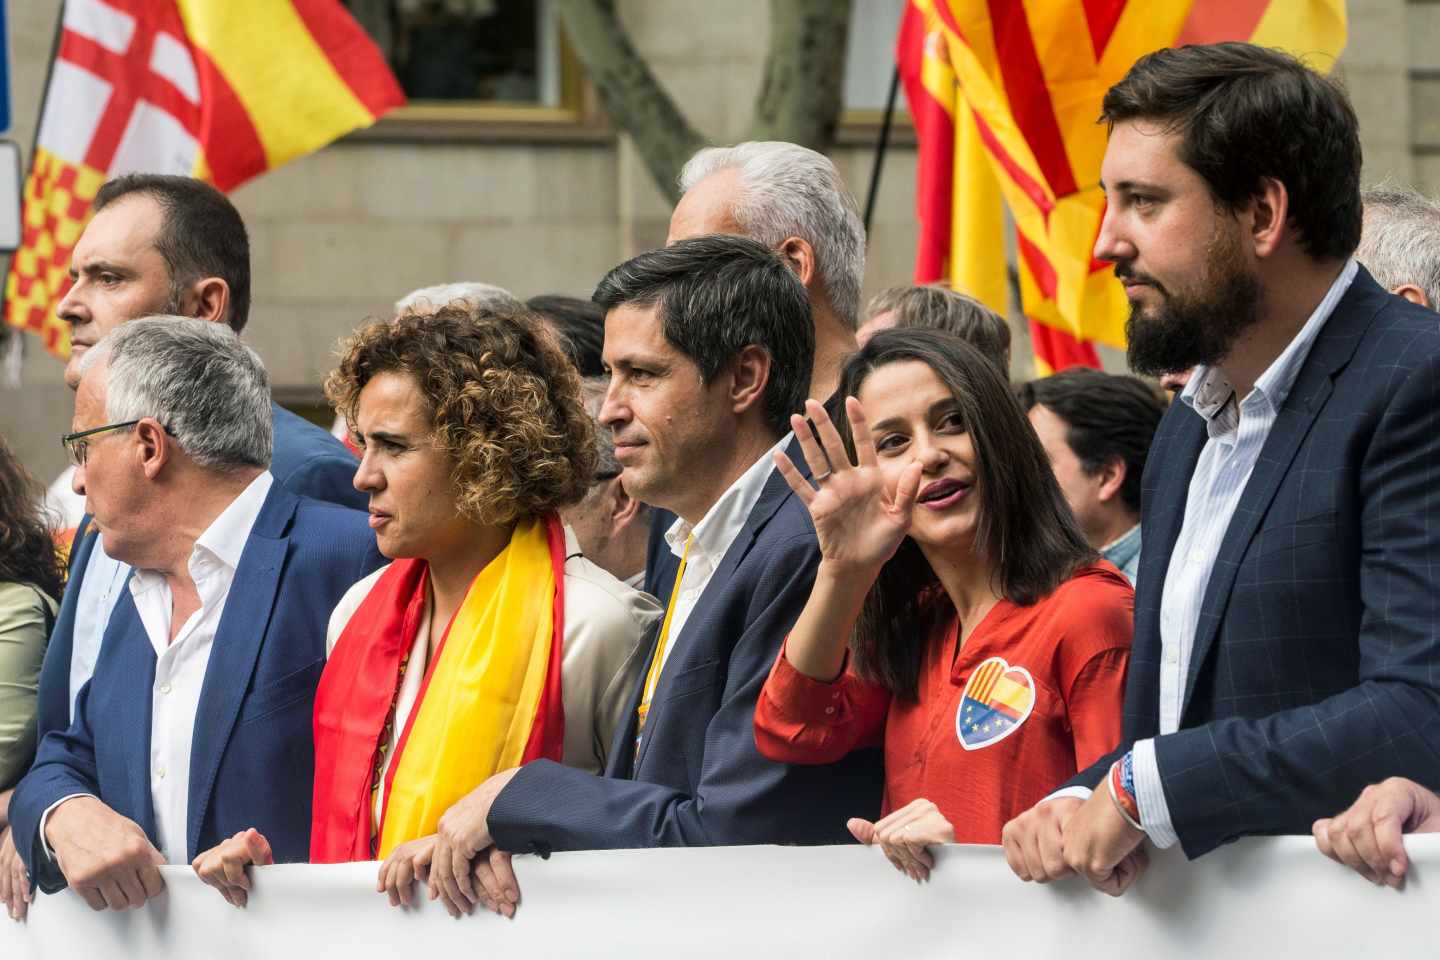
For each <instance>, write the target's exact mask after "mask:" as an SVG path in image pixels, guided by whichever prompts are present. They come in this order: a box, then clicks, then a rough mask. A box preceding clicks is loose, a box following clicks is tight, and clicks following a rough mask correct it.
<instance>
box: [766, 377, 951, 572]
mask: <svg viewBox="0 0 1440 960" xmlns="http://www.w3.org/2000/svg"><path fill="white" fill-rule="evenodd" d="M805 412H806V414H807V415H808V416H809V417H810V419H811V420H812V421H814V424H815V430H814V431H813V432H812V430H811V428H810V425H809V424H808V423H806V422H805V418H804V417H801V416H799V415H798V414H797V415H794V416H792V417H791V418H790V425H791V427H792V428H794V430H795V436H796V437H797V438H798V439H799V441H800V449H801V451H802V452H803V453H804V454H805V461H806V462H807V463H808V464H810V469H811V479H813V480H814V481H815V486H813V487H812V486H811V485H810V481H808V480H806V479H805V478H804V477H803V476H801V474H800V471H799V469H798V468H797V467H796V466H795V464H794V463H792V462H791V460H790V458H789V457H788V456H786V455H785V454H784V453H783V452H778V453H776V454H775V466H776V468H777V469H778V470H779V471H780V474H781V476H783V477H784V478H785V482H786V483H788V484H790V489H791V490H793V491H795V495H796V496H797V497H799V498H800V501H801V502H802V503H804V504H805V506H806V507H807V508H808V509H809V510H810V519H811V520H812V522H814V524H815V533H816V536H817V537H818V539H819V541H820V557H821V560H822V561H823V562H824V563H826V564H828V565H830V566H831V567H832V568H839V569H845V570H853V571H857V572H866V573H874V572H875V571H878V570H879V569H880V567H882V566H884V564H885V562H886V561H887V560H889V559H890V558H891V557H892V556H894V555H895V551H896V550H897V549H898V548H899V547H900V543H901V541H903V540H904V539H905V535H906V534H907V533H908V532H909V530H910V522H911V518H912V517H913V516H914V513H915V495H916V493H917V491H918V490H919V488H920V474H921V471H922V469H923V467H922V465H921V464H920V462H919V461H916V462H914V463H911V464H909V465H908V466H906V467H905V468H904V470H903V472H902V473H901V474H900V481H899V483H898V484H897V485H896V488H895V490H893V491H890V490H887V489H886V483H885V476H884V474H883V473H882V471H881V470H880V467H879V466H878V465H877V463H876V460H875V444H874V440H873V439H872V438H871V435H870V425H869V423H868V422H867V421H866V420H865V411H864V410H863V409H861V407H860V401H858V400H856V399H855V398H854V397H847V398H846V400H845V413H846V415H847V416H848V417H849V418H850V431H851V434H852V435H853V436H854V438H855V453H856V458H857V459H858V460H859V463H857V464H852V463H851V462H850V457H849V455H848V454H846V452H845V445H844V443H843V441H841V439H840V432H839V431H838V430H836V429H835V425H834V424H832V423H831V422H830V417H829V416H828V415H827V414H826V413H825V408H824V407H823V406H821V405H820V404H819V403H817V402H816V401H814V400H807V401H806V402H805ZM816 433H818V434H819V440H818V442H817V440H816V435H815V434H816ZM827 458H828V461H829V464H830V466H829V468H828V469H827V468H826V461H827Z"/></svg>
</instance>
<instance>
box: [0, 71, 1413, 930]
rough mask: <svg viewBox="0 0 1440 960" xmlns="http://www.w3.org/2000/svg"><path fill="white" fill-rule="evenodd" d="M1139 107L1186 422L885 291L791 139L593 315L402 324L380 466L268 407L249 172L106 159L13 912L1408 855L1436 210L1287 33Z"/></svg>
mask: <svg viewBox="0 0 1440 960" xmlns="http://www.w3.org/2000/svg"><path fill="white" fill-rule="evenodd" d="M1103 122H1104V123H1105V124H1107V126H1108V129H1109V147H1108V149H1107V152H1106V155H1105V160H1104V165H1103V168H1102V176H1103V185H1104V189H1105V193H1106V200H1107V208H1106V212H1105V215H1104V220H1103V223H1102V224H1101V227H1100V232H1099V236H1098V238H1097V240H1096V245H1095V255H1096V257H1097V258H1099V259H1101V260H1105V261H1109V262H1111V263H1113V264H1114V267H1115V275H1116V278H1117V282H1119V283H1121V284H1123V285H1124V288H1125V292H1126V295H1127V297H1128V299H1129V302H1130V307H1131V315H1130V318H1129V321H1128V324H1127V336H1128V341H1129V362H1130V365H1131V367H1132V368H1133V369H1134V370H1135V371H1136V372H1137V373H1138V374H1140V375H1142V376H1145V377H1152V378H1156V379H1159V380H1161V381H1162V382H1164V383H1168V384H1170V385H1171V386H1172V387H1173V388H1174V392H1175V397H1174V398H1173V399H1168V398H1166V397H1165V395H1164V393H1163V391H1162V390H1161V389H1159V388H1157V387H1156V386H1153V385H1152V381H1149V380H1144V379H1139V378H1137V377H1130V376H1119V375H1111V374H1106V373H1103V372H1100V371H1096V370H1080V369H1076V370H1067V371H1063V372H1061V373H1058V374H1055V375H1054V376H1050V377H1046V378H1043V379H1039V380H1034V381H1031V382H1026V383H1021V384H1016V385H1012V384H1011V382H1010V379H1009V370H1010V348H1011V344H1010V332H1009V327H1008V325H1007V324H1006V322H1005V320H1004V319H1003V318H1002V317H1000V316H998V315H996V314H995V313H994V312H993V311H991V310H989V309H988V308H986V307H985V306H984V305H983V304H981V303H979V302H978V301H976V300H974V299H972V298H970V297H967V296H965V295H964V294H963V293H957V292H955V291H952V290H949V289H945V288H943V287H940V286H909V287H897V288H892V289H889V290H885V291H883V292H882V293H881V294H879V295H878V296H877V297H875V298H874V300H873V301H872V302H871V303H870V304H869V305H868V307H866V308H865V309H864V310H863V311H862V307H861V303H860V290H861V286H862V281H863V278H864V269H865V235H864V229H863V227H862V225H861V221H860V218H859V217H858V215H857V213H856V208H855V204H854V201H853V199H852V198H851V196H850V194H849V192H848V191H847V189H846V187H845V185H844V184H843V183H842V181H841V179H840V177H839V175H838V173H837V172H836V170H835V168H834V166H833V165H832V164H831V163H830V162H829V161H828V160H827V159H826V158H825V157H823V156H822V155H820V154H817V153H815V152H813V151H810V150H807V149H805V148H802V147H799V146H796V145H793V144H786V143H759V142H755V143H744V144H739V145H736V146H733V147H721V148H708V149H705V150H702V151H700V152H699V153H698V154H697V155H696V156H695V157H694V158H693V159H692V160H691V161H690V162H689V163H688V164H687V165H686V166H685V169H684V172H683V173H682V176H681V185H682V188H683V190H684V194H683V197H682V199H681V200H680V202H679V203H678V205H677V206H676V208H675V211H674V214H673V217H672V220H671V223H670V234H669V237H668V240H667V244H666V246H664V247H662V248H660V249H656V250H651V251H646V252H644V253H641V254H639V255H638V256H636V257H634V258H632V259H630V260H628V261H626V262H624V263H622V264H620V265H618V266H616V267H615V268H614V269H613V270H611V271H610V272H609V273H608V274H607V275H606V276H605V277H603V278H600V279H599V282H598V284H597V285H596V286H595V288H594V295H593V297H592V298H591V299H590V300H576V299H573V298H568V297H561V296H540V297H535V298H533V299H531V300H530V301H528V302H524V301H522V300H520V299H519V298H517V297H515V296H513V295H512V294H510V293H509V292H507V291H505V290H503V289H500V288H498V287H494V286H493V285H489V284H484V283H478V282H476V283H462V284H453V283H446V284H440V285H437V286H434V287H428V288H425V289H423V290H419V291H415V292H414V293H413V294H409V295H406V296H405V297H402V298H401V299H400V300H399V302H397V304H396V308H395V311H394V313H393V315H391V316H389V317H385V318H380V319H375V320H371V321H369V322H366V323H364V324H363V325H362V326H360V327H359V328H358V329H357V330H356V332H354V333H353V334H352V335H351V336H349V337H347V338H346V339H344V340H343V341H342V342H341V343H340V345H339V347H338V355H339V360H338V364H337V366H336V367H335V369H334V371H333V372H332V373H331V374H330V375H329V377H328V379H327V380H326V382H325V394H326V397H327V398H328V399H329V401H330V402H331V403H332V405H333V406H334V407H335V409H336V411H337V412H338V414H339V415H340V417H341V418H342V420H343V423H344V424H345V427H346V431H347V433H346V441H347V442H346V443H342V442H340V440H338V439H336V438H335V437H333V436H331V435H330V434H329V433H328V432H327V431H325V430H323V429H321V428H320V427H317V426H314V425H312V424H310V423H308V422H306V421H304V420H302V419H300V418H299V417H297V416H295V415H294V414H291V413H289V412H287V411H285V410H284V409H282V408H281V407H279V406H277V405H275V404H274V403H273V402H272V400H271V399H270V389H269V383H268V379H267V376H266V371H265V368H264V365H263V363H262V362H261V360H260V358H259V356H258V355H257V354H256V353H255V352H254V351H253V350H251V349H250V348H249V347H247V346H246V345H245V343H244V340H243V335H242V334H243V330H244V327H245V324H246V320H247V314H248V309H249V302H250V274H249V249H248V240H247V236H246V230H245V226H244V223H243V222H242V220H241V218H240V216H239V214H238V213H237V212H236V210H235V208H234V207H233V206H232V205H231V204H230V203H229V201H228V200H226V198H225V197H224V196H223V195H221V194H220V193H218V192H217V191H215V190H214V189H212V188H211V187H209V186H207V185H205V184H204V183H202V182H200V181H197V180H190V179H186V178H180V177H169V176H155V175H143V174H132V175H127V176H124V177H120V178H118V179H115V180H113V181H111V182H110V183H107V184H106V185H105V186H104V188H103V189H102V190H101V191H100V194H99V196H98V197H97V199H96V202H95V205H94V208H95V212H94V215H93V217H92V219H91V220H90V222H89V224H88V225H87V226H86V228H85V230H84V232H83V234H82V235H81V237H80V239H79V241H78V243H77V244H76V247H75V252H74V262H73V266H72V270H71V273H72V276H73V278H74V284H73V286H72V287H71V289H70V291H69V293H68V294H67V295H66V297H65V299H64V301H63V302H62V303H61V304H60V305H59V307H58V311H59V314H60V316H61V318H62V319H64V320H65V321H66V322H67V323H69V324H70V326H71V330H72V343H73V347H72V353H71V356H70V360H69V363H68V364H67V366H66V368H65V380H66V383H67V384H68V385H69V386H70V387H71V388H72V389H73V390H74V391H75V407H74V417H73V424H72V432H70V433H68V434H67V435H66V436H65V437H64V438H63V443H64V446H65V448H66V450H67V452H68V454H69V457H70V460H71V463H72V465H73V467H74V476H73V481H72V482H73V488H74V491H75V492H76V493H77V494H78V495H81V496H83V498H84V502H85V518H84V519H83V521H82V522H81V524H80V527H79V529H78V530H77V531H76V533H75V536H74V539H73V544H72V547H71V550H70V555H69V572H68V577H66V576H65V575H64V571H63V570H62V568H61V565H60V563H59V561H58V560H57V559H56V551H55V545H54V542H53V540H52V537H51V531H50V530H49V529H48V528H47V521H46V519H45V516H44V514H43V511H42V509H41V506H40V492H39V491H38V490H37V489H36V488H35V485H34V484H33V482H32V481H30V479H29V478H28V477H27V476H26V474H25V471H24V470H23V468H22V467H21V466H20V464H19V463H18V462H17V461H16V459H15V457H14V456H13V455H12V454H11V453H10V452H9V450H8V449H7V448H6V447H5V446H4V445H3V443H0V789H3V790H4V792H3V793H0V901H4V903H5V904H6V907H7V909H8V912H9V914H10V916H11V917H14V918H17V919H21V918H24V917H25V915H26V912H27V910H28V909H29V908H30V905H31V903H32V902H33V899H34V895H35V891H36V890H37V889H38V890H40V891H44V892H47V893H53V892H55V891H58V890H60V889H62V888H64V887H66V886H68V887H70V888H72V889H73V890H74V891H75V892H76V893H78V894H79V895H80V896H81V897H83V898H84V899H85V900H86V902H87V903H89V904H90V906H92V907H94V908H95V909H97V910H98V909H107V908H109V909H122V908H126V907H140V906H142V905H143V904H145V903H146V902H147V901H148V900H149V899H151V898H152V897H154V896H156V895H157V894H158V893H159V892H160V891H161V890H162V889H163V879H162V876H161V874H160V872H159V870H158V867H159V866H161V865H165V864H190V865H191V866H192V867H193V868H194V870H195V871H196V873H197V874H198V875H199V876H200V878H201V879H203V880H204V881H205V882H206V883H207V884H210V885H212V886H214V887H215V888H216V889H217V890H218V892H219V894H220V895H222V896H223V897H224V898H225V899H226V900H227V901H229V902H230V903H232V904H235V905H237V906H244V905H245V903H246V900H247V896H248V892H249V890H250V888H251V884H252V882H253V878H254V875H253V873H252V871H251V870H250V869H249V868H250V867H251V866H253V865H264V864H269V863H275V862H314V863H334V862H344V861H378V862H379V867H378V871H377V877H376V891H377V893H378V894H379V895H381V896H384V897H385V898H386V899H388V902H389V903H390V904H392V905H395V906H401V907H403V906H405V905H409V904H412V903H414V902H415V900H416V898H417V897H421V896H428V897H429V898H430V899H432V900H438V901H440V902H441V903H442V904H443V905H444V907H445V908H446V909H447V910H448V911H449V912H451V913H452V914H455V915H460V914H463V913H468V912H470V911H472V910H473V909H474V908H475V907H476V906H483V907H484V908H486V909H489V910H493V911H495V912H497V913H501V914H503V915H505V916H513V915H514V913H515V911H516V909H517V907H518V906H519V904H520V897H521V893H520V888H519V884H518V883H517V881H516V878H515V873H514V871H513V869H512V867H511V857H512V855H514V854H524V853H538V854H542V855H545V854H548V853H549V852H551V851H559V850H585V849H589V850H594V849H610V848H624V847H654V846H707V845H730V844H755V843H784V844H827V843H842V842H854V841H858V842H860V843H864V844H873V845H876V846H878V847H880V848H881V849H882V850H883V852H884V854H885V856H886V857H887V858H888V859H889V861H890V862H891V863H892V864H893V865H894V866H895V868H897V869H898V870H900V871H902V872H904V873H906V874H907V875H909V876H911V877H913V878H914V879H916V880H923V879H925V878H926V877H927V876H928V875H929V873H930V872H931V871H932V870H933V869H935V859H934V856H933V849H934V847H935V845H937V844H943V843H952V842H960V843H977V844H995V845H1002V846H1003V849H1004V854H1005V857H1006V860H1007V862H1008V863H1009V865H1010V867H1011V868H1012V869H1013V871H1014V872H1015V874H1016V875H1017V876H1018V877H1019V878H1020V879H1021V880H1026V881H1035V882H1041V883H1044V882H1048V881H1051V880H1055V879H1058V878H1060V877H1063V876H1066V875H1070V874H1080V875H1082V876H1083V877H1084V878H1086V879H1087V880H1088V881H1089V882H1090V883H1091V884H1092V885H1093V886H1094V887H1095V888H1097V889H1099V890H1103V891H1105V892H1108V893H1111V894H1116V895H1118V894H1122V893H1124V892H1125V891H1126V890H1127V889H1128V888H1129V887H1130V886H1131V885H1133V884H1134V883H1136V882H1143V881H1140V880H1139V878H1141V877H1142V876H1143V873H1144V870H1145V868H1146V865H1147V863H1148V852H1147V851H1148V850H1149V849H1151V848H1156V849H1163V848H1167V847H1171V846H1173V845H1175V844H1177V843H1178V844H1179V845H1180V846H1181V848H1182V849H1183V851H1184V853H1185V854H1186V855H1187V856H1188V857H1191V858H1195V857H1199V856H1202V855H1204V854H1205V853H1207V852H1209V851H1210V850H1213V849H1214V848H1216V847H1217V846H1219V845H1221V844H1224V843H1227V842H1229V841H1232V840H1235V839H1237V838H1240V837H1244V836H1248V835H1257V834H1285V833H1291V834H1294V833H1313V835H1314V837H1315V841H1316V843H1317V846H1318V848H1319V850H1320V851H1321V852H1322V853H1324V854H1325V855H1328V856H1330V857H1332V858H1334V859H1336V860H1338V861H1340V862H1341V863H1344V864H1346V865H1348V866H1350V867H1352V868H1354V869H1355V870H1356V871H1358V872H1360V873H1361V874H1362V875H1364V876H1366V877H1367V878H1368V879H1370V880H1371V881H1373V882H1376V883H1381V884H1388V885H1391V886H1397V887H1398V886H1401V885H1402V884H1403V880H1404V876H1405V874H1406V871H1407V861H1406V858H1405V854H1404V847H1403V841H1402V839H1401V835H1402V833H1404V832H1407V831H1412V830H1440V798H1437V797H1436V795H1435V794H1434V793H1432V792H1431V788H1434V787H1440V523H1437V524H1433V525H1432V524H1431V523H1430V519H1431V517H1430V511H1431V510H1432V509H1433V498H1432V493H1431V491H1432V490H1433V489H1434V487H1435V485H1436V483H1437V482H1440V476H1437V474H1436V471H1440V316H1437V315H1436V314H1435V313H1433V312H1431V310H1430V309H1429V307H1430V306H1431V305H1434V304H1436V303H1437V302H1440V300H1437V298H1440V206H1437V204H1435V203H1434V202H1433V201H1430V200H1428V199H1426V198H1424V197H1422V196H1420V195H1418V194H1415V193H1414V192H1412V191H1406V190H1399V189H1395V188H1385V189H1382V190H1376V191H1371V192H1368V193H1363V194H1362V191H1361V186H1360V183H1361V180H1360V173H1361V151H1360V146H1359V137H1358V121H1357V119H1356V116H1355V113H1354V111H1353V109H1352V107H1351V105H1350V103H1349V101H1348V99H1347V98H1346V95H1345V93H1344V92H1343V90H1342V89H1341V88H1340V87H1339V86H1338V85H1337V84H1336V83H1335V82H1333V81H1331V80H1329V79H1326V78H1325V77H1323V76H1321V75H1319V74H1317V73H1315V72H1313V71H1311V70H1310V69H1308V68H1307V67H1305V66H1304V65H1302V64H1301V63H1299V62H1298V61H1296V60H1294V59H1292V58H1290V57H1289V56H1287V55H1284V54H1281V53H1277V52H1275V51H1271V50H1266V49H1263V48H1259V47H1254V46H1250V45H1247V44H1220V45H1214V46H1196V47H1183V48H1178V49H1172V50H1164V51H1160V52H1157V53H1154V54H1151V55H1148V56H1146V57H1144V58H1142V59H1141V60H1140V61H1139V62H1137V63H1136V64H1135V66H1134V67H1133V68H1132V69H1131V70H1130V72H1129V73H1128V74H1127V75H1126V77H1125V78H1124V79H1123V80H1121V81H1120V82H1119V83H1118V84H1116V86H1114V87H1113V88H1111V89H1110V90H1109V92H1108V93H1107V95H1106V97H1105V101H1104V115H1103ZM587 282H588V281H587ZM1016 895H1017V896H1023V895H1024V893H1023V890H1022V889H1021V888H1019V887H1018V886H1017V891H1016Z"/></svg>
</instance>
